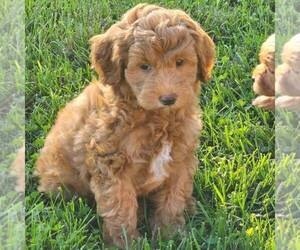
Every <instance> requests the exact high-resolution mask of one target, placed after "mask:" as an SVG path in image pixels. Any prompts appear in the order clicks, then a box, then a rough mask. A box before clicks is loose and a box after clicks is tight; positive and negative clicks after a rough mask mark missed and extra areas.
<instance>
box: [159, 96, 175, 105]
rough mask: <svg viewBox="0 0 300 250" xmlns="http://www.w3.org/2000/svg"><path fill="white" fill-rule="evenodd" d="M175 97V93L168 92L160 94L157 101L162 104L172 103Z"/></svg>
mask: <svg viewBox="0 0 300 250" xmlns="http://www.w3.org/2000/svg"><path fill="white" fill-rule="evenodd" d="M176 99H177V95H176V94H169V95H162V96H160V97H159V101H160V102H161V103H162V104H163V105H167V106H170V105H173V104H174V103H175V102H176Z"/></svg>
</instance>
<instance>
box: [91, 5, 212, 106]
mask: <svg viewBox="0 0 300 250" xmlns="http://www.w3.org/2000/svg"><path fill="white" fill-rule="evenodd" d="M91 42H92V53H91V59H92V66H93V67H94V68H95V69H96V71H97V72H98V73H99V75H100V77H101V78H102V81H103V83H106V84H113V85H115V86H116V85H117V86H118V85H121V84H128V85H129V86H130V88H131V90H132V92H133V94H134V95H135V96H136V99H137V101H138V103H139V105H140V106H142V107H143V108H145V109H148V110H151V109H158V108H164V107H172V108H173V107H174V108H176V107H177V108H179V107H182V106H184V105H187V104H189V103H190V102H191V101H194V100H195V98H196V96H197V90H198V89H199V83H198V82H199V80H200V81H206V80H208V79H209V78H210V74H211V70H212V68H213V65H214V57H215V49H214V43H213V41H212V40H211V38H210V37H209V36H208V35H207V34H206V33H205V32H204V30H203V29H202V28H201V27H200V26H199V25H198V24H197V23H196V22H194V21H193V20H192V19H191V18H190V17H189V16H188V15H187V14H185V13H184V12H182V11H179V10H168V9H164V8H160V7H158V6H155V5H145V4H142V5H138V6H136V7H135V8H133V9H131V10H130V11H128V12H127V13H126V14H125V15H124V16H123V18H122V20H121V21H120V22H119V23H116V24H115V25H113V26H112V27H111V28H110V29H109V30H108V31H107V32H106V33H104V34H103V35H99V36H95V37H93V38H92V39H91Z"/></svg>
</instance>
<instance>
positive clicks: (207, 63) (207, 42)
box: [192, 24, 215, 82]
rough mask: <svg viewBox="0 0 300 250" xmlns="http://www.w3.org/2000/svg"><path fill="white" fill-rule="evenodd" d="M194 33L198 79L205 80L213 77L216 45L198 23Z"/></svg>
mask: <svg viewBox="0 0 300 250" xmlns="http://www.w3.org/2000/svg"><path fill="white" fill-rule="evenodd" d="M192 35H193V37H194V39H195V48H196V51H197V56H198V79H199V80H200V81H202V82H205V81H207V80H209V79H210V78H211V72H212V69H213V67H214V64H215V45H214V42H213V41H212V39H211V38H210V37H209V36H208V35H207V34H206V33H205V31H204V30H203V29H202V28H201V27H200V26H199V25H198V24H196V29H195V31H194V32H193V34H192Z"/></svg>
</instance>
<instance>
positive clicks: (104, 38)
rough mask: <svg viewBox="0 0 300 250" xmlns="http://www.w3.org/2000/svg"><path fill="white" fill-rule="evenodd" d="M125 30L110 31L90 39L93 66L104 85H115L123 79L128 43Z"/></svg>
mask: <svg viewBox="0 0 300 250" xmlns="http://www.w3.org/2000/svg"><path fill="white" fill-rule="evenodd" d="M127 42H128V41H127V35H126V32H125V31H124V30H120V29H112V30H111V29H110V30H108V31H107V32H106V33H104V34H102V35H96V36H94V37H92V38H91V39H90V43H91V64H92V68H94V69H95V71H96V72H97V73H98V75H99V77H100V79H101V81H102V82H103V83H104V84H111V85H115V84H118V83H119V82H120V81H121V80H122V79H123V74H124V67H125V65H126V62H127V54H128V43H127Z"/></svg>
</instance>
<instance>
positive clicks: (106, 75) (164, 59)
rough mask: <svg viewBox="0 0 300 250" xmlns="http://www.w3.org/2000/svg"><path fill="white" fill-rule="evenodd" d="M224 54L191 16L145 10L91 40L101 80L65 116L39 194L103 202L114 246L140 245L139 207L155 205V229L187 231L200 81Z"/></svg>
mask: <svg viewBox="0 0 300 250" xmlns="http://www.w3.org/2000/svg"><path fill="white" fill-rule="evenodd" d="M214 56H215V49H214V43H213V41H212V40H211V38H210V37H209V36H208V35H207V34H206V33H205V32H204V30H203V29H202V28H201V27H200V26H199V25H198V24H197V23H196V22H194V21H193V20H192V19H191V18H190V17H189V16H188V15H187V14H185V13H184V12H183V11H180V10H169V9H164V8H161V7H158V6H155V5H146V4H141V5H137V6H136V7H135V8H133V9H131V10H129V11H128V12H127V13H126V14H125V15H124V16H123V18H122V19H121V21H120V22H117V23H116V24H114V25H113V26H112V27H111V28H110V29H109V30H107V31H106V32H105V33H104V34H101V35H97V36H95V37H93V38H92V39H91V61H92V66H93V67H94V68H95V70H96V71H97V73H98V74H99V77H100V79H99V80H98V81H95V82H93V83H91V84H90V85H89V86H88V87H86V89H85V90H84V91H83V93H82V94H80V95H79V96H78V97H77V98H75V99H74V100H73V101H71V102H70V103H69V104H67V106H66V107H65V108H64V109H62V110H61V111H60V112H59V115H58V118H57V120H56V123H55V125H54V126H53V128H52V130H51V132H50V133H49V135H48V136H47V138H46V142H45V146H44V148H43V149H42V151H41V155H40V157H39V159H38V161H37V167H36V173H37V175H38V176H39V177H40V186H39V190H40V191H42V192H55V191H57V190H58V187H60V186H65V187H67V188H68V189H70V190H73V191H74V192H77V193H79V194H81V195H83V196H90V195H93V197H94V198H95V200H96V202H97V211H98V213H99V214H100V215H101V216H102V217H103V220H104V227H103V230H104V233H105V237H106V239H108V240H112V242H113V243H114V244H115V245H117V246H120V247H124V244H125V243H124V240H123V238H122V232H124V231H126V232H127V236H128V239H129V240H132V239H135V238H136V237H137V236H138V231H137V227H136V226H137V209H138V201H137V198H138V197H140V196H146V197H147V198H148V199H149V201H151V203H153V205H154V211H153V218H152V220H151V221H152V222H153V227H154V228H157V227H160V228H161V229H162V230H163V229H166V228H168V229H167V232H168V234H169V233H173V232H176V230H177V229H180V228H182V226H183V225H184V223H185V220H184V209H185V208H187V206H188V204H189V203H190V201H191V200H192V190H193V176H194V173H195V169H196V167H197V159H196V157H195V156H194V151H195V149H196V147H197V141H198V139H197V137H198V135H199V132H200V130H201V119H200V116H201V111H200V108H199V107H198V98H197V97H198V94H199V92H200V83H199V80H200V81H206V80H208V79H209V78H210V74H211V70H212V68H213V65H214Z"/></svg>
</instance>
